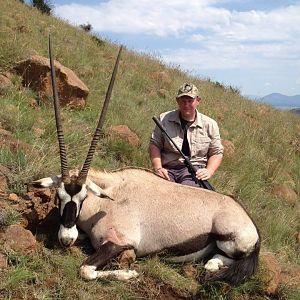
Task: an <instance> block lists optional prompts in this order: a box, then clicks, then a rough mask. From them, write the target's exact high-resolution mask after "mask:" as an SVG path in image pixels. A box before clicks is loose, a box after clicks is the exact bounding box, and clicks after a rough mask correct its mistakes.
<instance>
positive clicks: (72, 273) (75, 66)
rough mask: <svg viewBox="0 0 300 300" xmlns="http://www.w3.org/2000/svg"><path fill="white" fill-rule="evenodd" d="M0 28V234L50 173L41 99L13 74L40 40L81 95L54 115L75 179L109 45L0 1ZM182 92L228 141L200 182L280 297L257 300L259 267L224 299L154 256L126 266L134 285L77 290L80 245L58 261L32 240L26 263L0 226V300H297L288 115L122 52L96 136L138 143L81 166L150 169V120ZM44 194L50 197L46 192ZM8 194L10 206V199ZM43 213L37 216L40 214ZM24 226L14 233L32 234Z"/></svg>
mask: <svg viewBox="0 0 300 300" xmlns="http://www.w3.org/2000/svg"><path fill="white" fill-rule="evenodd" d="M0 20H1V30H0V48H1V52H0V73H1V74H9V75H7V76H8V77H10V82H11V84H8V85H4V84H0V100H1V110H0V135H1V140H0V171H1V173H0V175H1V176H0V177H5V178H6V179H7V185H8V186H7V187H6V188H2V186H1V185H0V187H1V191H0V208H3V207H4V208H5V209H8V208H7V206H8V205H9V213H10V214H9V215H10V219H9V221H6V222H5V224H4V225H5V226H6V227H7V225H8V224H12V223H15V222H19V223H20V224H23V225H24V219H26V215H25V212H24V210H23V208H22V209H20V207H21V206H22V204H24V203H29V202H28V201H29V200H28V199H29V198H30V195H28V193H27V189H26V188H27V187H26V184H27V183H30V182H32V181H33V180H34V179H38V178H41V177H45V176H50V175H53V174H59V173H60V165H59V155H58V147H57V138H56V128H55V123H54V114H53V109H52V99H44V98H43V99H42V98H41V97H40V95H39V93H37V92H34V91H32V90H31V89H29V88H27V87H24V86H23V85H22V79H21V78H20V77H19V76H17V75H16V74H14V73H13V67H14V66H15V64H16V63H17V62H18V61H21V60H23V59H26V58H28V57H29V56H30V55H34V54H38V55H41V56H44V57H47V56H48V48H47V47H48V44H47V43H48V34H49V32H51V35H52V40H53V51H54V55H55V59H56V60H57V61H59V62H60V63H61V64H63V65H64V66H66V67H68V68H70V69H72V70H73V71H74V72H75V73H76V74H77V75H78V76H79V77H80V79H81V80H82V81H83V82H84V83H85V84H86V85H87V86H88V88H89V90H90V93H89V96H88V99H87V104H86V106H85V107H84V108H82V109H71V108H64V109H63V111H62V119H63V126H64V131H65V140H66V144H67V145H66V147H67V152H68V159H69V165H70V168H76V167H78V166H80V165H81V164H82V162H83V159H84V158H85V155H86V152H87V149H88V147H89V144H90V139H91V136H92V134H93V131H94V128H95V126H96V120H97V117H98V115H99V112H100V109H101V107H102V104H103V101H104V97H105V92H106V89H107V86H108V83H109V80H110V75H111V72H112V69H113V65H114V61H115V58H116V55H117V53H118V48H119V45H116V44H114V43H112V42H110V41H107V40H103V39H101V37H99V36H94V35H93V34H88V33H86V32H84V31H83V30H81V29H79V28H75V27H72V26H70V25H69V24H67V23H66V22H63V21H62V20H58V19H56V18H53V17H51V16H47V15H43V14H41V13H40V12H39V11H38V10H36V9H33V8H31V7H29V6H27V5H24V4H22V3H21V2H20V1H14V0H0ZM125 46H126V45H125ZM183 82H193V83H195V85H196V86H198V88H199V90H200V94H201V95H202V99H203V100H202V103H201V104H200V106H199V110H200V111H201V112H203V113H204V114H206V115H208V116H210V117H212V118H214V119H215V120H216V121H217V122H218V124H219V126H220V131H221V136H222V139H223V141H225V140H226V141H228V142H230V145H231V148H230V149H229V150H230V151H229V150H228V151H227V152H226V153H225V156H224V160H223V163H222V166H221V168H220V170H219V171H218V172H217V173H216V175H215V176H214V178H213V179H212V181H211V182H212V184H213V185H214V186H215V188H216V190H217V191H219V192H220V193H224V194H229V195H233V197H234V198H235V199H237V200H238V201H239V202H241V203H242V204H243V205H244V206H245V207H246V208H247V211H248V212H249V214H250V215H251V216H252V218H253V220H254V221H255V223H256V224H257V226H258V228H259V229H260V234H261V236H262V252H263V253H266V252H268V253H270V254H271V257H272V262H274V263H272V265H275V267H274V268H275V269H276V270H277V269H281V270H282V276H281V277H280V279H279V275H278V278H277V279H276V278H275V279H274V278H273V277H272V276H271V277H272V280H273V281H276V280H277V284H278V282H279V280H280V285H279V288H276V289H275V290H274V291H273V292H272V293H270V291H267V290H266V286H267V285H268V283H269V281H271V280H269V279H268V277H265V275H264V274H265V273H264V271H265V268H264V266H265V265H264V264H261V267H260V270H259V272H258V274H257V275H256V276H254V278H253V279H251V280H250V281H249V282H246V283H245V284H243V285H242V286H240V287H237V288H230V287H228V286H225V285H222V284H214V285H208V284H200V283H197V282H196V281H195V280H194V279H193V278H190V277H189V276H186V275H185V274H186V272H183V266H181V265H180V266H178V265H170V264H168V263H166V262H164V261H163V260H159V259H157V258H156V257H154V258H149V259H143V260H140V261H138V262H137V264H136V265H135V267H136V268H138V269H139V270H140V271H141V273H142V275H141V278H140V279H139V280H136V281H133V282H129V283H120V282H113V281H112V282H110V281H94V282H86V281H83V280H82V279H80V278H79V275H78V268H79V266H80V264H81V263H82V261H83V260H84V258H85V257H86V256H87V253H89V251H90V249H89V247H88V246H87V245H86V244H84V245H80V246H78V247H74V248H73V249H71V250H68V251H66V250H64V249H61V248H60V246H59V245H58V243H57V241H55V242H53V243H50V242H49V243H48V242H45V238H44V237H43V239H42V240H41V241H40V242H39V246H38V248H37V250H36V252H35V253H34V255H32V254H28V253H25V254H24V253H18V252H13V251H6V250H4V248H2V246H3V241H2V238H1V237H2V233H3V231H4V230H5V228H6V227H5V226H1V233H0V235H1V237H0V250H1V251H0V254H1V255H0V258H2V257H4V259H6V261H7V264H8V266H6V267H5V268H2V267H1V272H0V280H1V283H0V298H1V299H95V295H97V299H299V298H300V291H299V288H298V287H299V268H300V266H299V263H300V256H299V247H300V244H299V243H300V242H299V232H300V225H299V195H300V134H299V132H300V119H299V116H297V115H294V114H291V113H289V112H284V111H278V110H276V109H274V108H272V107H270V106H268V105H264V104H261V103H255V102H252V101H249V100H247V99H245V98H243V97H242V96H241V95H240V93H239V91H238V90H236V89H234V88H232V87H227V86H222V85H220V84H219V83H215V82H212V81H210V80H202V79H199V78H194V77H191V76H189V74H187V73H184V72H182V71H180V70H179V69H177V68H175V67H169V66H167V65H165V64H163V63H162V62H161V61H159V60H158V59H156V58H154V57H150V56H144V55H141V54H137V53H135V52H133V51H131V50H129V49H126V47H125V49H124V50H123V53H122V56H121V61H120V66H119V71H118V74H117V79H116V82H115V86H114V90H113V94H112V98H111V103H110V106H109V109H108V115H107V118H106V121H105V124H104V130H105V132H106V130H107V129H108V128H109V127H110V126H112V125H127V126H128V127H129V128H130V129H131V130H132V131H134V132H135V133H136V134H137V136H138V137H139V140H140V146H139V147H134V146H132V145H129V144H128V143H127V142H124V141H122V140H118V139H112V138H111V137H110V136H109V135H107V134H104V136H103V139H101V141H100V143H99V145H98V147H97V151H96V154H95V158H94V160H93V163H92V166H93V167H94V168H99V169H105V170H108V171H109V170H113V169H116V168H120V167H123V166H139V167H144V168H149V167H150V162H149V159H148V141H149V136H150V134H151V131H152V129H153V127H154V124H153V122H152V119H151V118H152V116H154V115H158V114H159V113H160V112H162V111H166V110H171V109H173V108H175V107H176V102H175V99H174V98H175V95H176V92H177V89H178V87H179V86H180V85H181V84H182V83H183ZM12 141H17V142H16V143H13V142H12ZM45 193H46V194H47V193H48V196H47V197H48V198H51V197H53V194H51V193H50V192H49V191H47V192H45ZM14 194H16V197H15V198H13V196H11V195H14ZM50 194H51V195H50ZM47 197H46V198H47ZM14 199H15V200H14ZM18 199H19V200H18ZM51 199H52V198H51ZM42 200H43V199H42ZM52 200H53V199H52ZM182 200H183V201H185V200H184V199H182ZM26 201H27V202H26ZM45 201H46V200H45ZM45 201H44V202H45ZM162 201H163V199H162ZM44 202H43V201H41V206H43V205H46V203H44ZM24 209H25V208H24ZM28 209H29V210H30V209H31V206H30V205H28V207H26V210H27V211H28ZM30 213H31V215H30V216H31V217H32V219H34V217H35V216H36V215H37V211H34V210H32V211H31V212H30ZM1 214H2V211H0V225H3V223H1V220H2V219H1V218H2V217H3V216H2V215H1ZM33 225H35V226H36V224H30V223H29V224H27V225H26V224H25V226H27V228H28V229H31V230H32V232H33V233H34V234H36V235H37V234H38V233H37V232H36V231H35V229H36V227H34V226H33ZM53 231H55V230H54V229H53ZM43 241H44V242H43ZM192 267H194V269H193V272H194V273H193V275H194V277H195V276H199V274H201V272H203V268H202V265H201V264H200V263H199V264H193V266H192ZM195 274H196V275H195ZM297 276H298V277H297ZM266 278H267V279H266ZM291 278H292V279H291ZM295 278H296V279H295ZM297 280H298V281H297ZM273 281H272V283H273Z"/></svg>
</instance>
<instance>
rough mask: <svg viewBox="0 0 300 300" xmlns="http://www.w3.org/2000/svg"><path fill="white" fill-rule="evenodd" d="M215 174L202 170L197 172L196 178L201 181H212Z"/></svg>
mask: <svg viewBox="0 0 300 300" xmlns="http://www.w3.org/2000/svg"><path fill="white" fill-rule="evenodd" d="M213 175H214V173H213V172H212V171H210V170H208V169H206V168H201V169H199V170H197V172H196V177H197V178H198V179H201V180H208V179H210V178H211V177H212V176H213Z"/></svg>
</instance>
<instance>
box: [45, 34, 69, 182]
mask: <svg viewBox="0 0 300 300" xmlns="http://www.w3.org/2000/svg"><path fill="white" fill-rule="evenodd" d="M51 48H52V46H51V35H50V34H49V58H50V67H51V81H52V93H53V99H54V112H55V122H56V131H57V138H58V144H59V155H60V165H61V175H62V181H63V182H64V183H67V182H69V181H70V175H69V170H68V162H67V155H66V148H65V141H64V133H63V130H62V125H61V117H60V105H59V99H58V93H57V88H56V76H55V68H54V62H53V58H52V50H51Z"/></svg>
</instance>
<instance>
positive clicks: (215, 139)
mask: <svg viewBox="0 0 300 300" xmlns="http://www.w3.org/2000/svg"><path fill="white" fill-rule="evenodd" d="M176 101H177V104H178V109H177V110H173V111H168V112H165V113H162V114H161V115H160V121H161V122H162V124H163V126H164V127H165V129H166V131H167V132H168V134H169V135H170V136H171V137H172V139H173V140H174V142H175V143H176V144H177V146H178V147H179V148H180V149H181V150H182V152H183V153H184V154H185V155H186V156H187V157H189V159H190V161H191V163H192V164H193V165H194V166H195V167H196V168H197V173H196V176H197V178H198V179H201V180H208V179H210V178H211V177H212V176H213V174H214V173H215V172H216V170H217V169H218V167H219V166H220V164H221V162H222V158H223V146H222V144H221V139H220V134H219V128H218V125H217V123H216V121H214V120H213V119H211V118H209V117H207V116H205V115H203V114H201V113H199V112H198V110H197V107H198V105H199V103H200V101H201V99H200V97H199V94H198V89H197V87H196V86H195V85H193V84H188V83H185V84H183V85H182V86H181V87H180V89H179V91H178V94H177V97H176ZM149 153H150V159H151V163H152V167H153V169H154V171H155V172H156V173H157V174H158V175H159V176H161V177H163V178H165V179H167V180H170V181H173V182H177V183H181V184H185V185H190V186H198V185H197V184H196V183H195V182H194V180H193V179H192V177H191V175H190V173H189V171H188V169H187V167H186V166H185V164H184V161H183V159H182V157H181V155H180V154H179V153H178V151H177V150H176V148H175V147H174V145H173V144H172V143H171V142H170V141H169V140H168V138H167V137H165V136H164V134H163V133H162V132H161V130H160V129H159V128H158V127H157V126H156V127H155V129H154V131H153V133H152V136H151V139H150V145H149Z"/></svg>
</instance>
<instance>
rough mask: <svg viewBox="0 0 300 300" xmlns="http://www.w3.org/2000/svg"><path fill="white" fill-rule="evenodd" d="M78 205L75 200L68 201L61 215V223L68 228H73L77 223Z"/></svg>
mask: <svg viewBox="0 0 300 300" xmlns="http://www.w3.org/2000/svg"><path fill="white" fill-rule="evenodd" d="M76 214H77V205H76V203H75V202H74V201H70V202H68V203H67V204H66V205H65V207H64V211H63V215H62V216H61V224H62V225H63V226H64V227H66V228H71V227H73V226H74V225H75V223H76V219H77V217H76Z"/></svg>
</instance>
